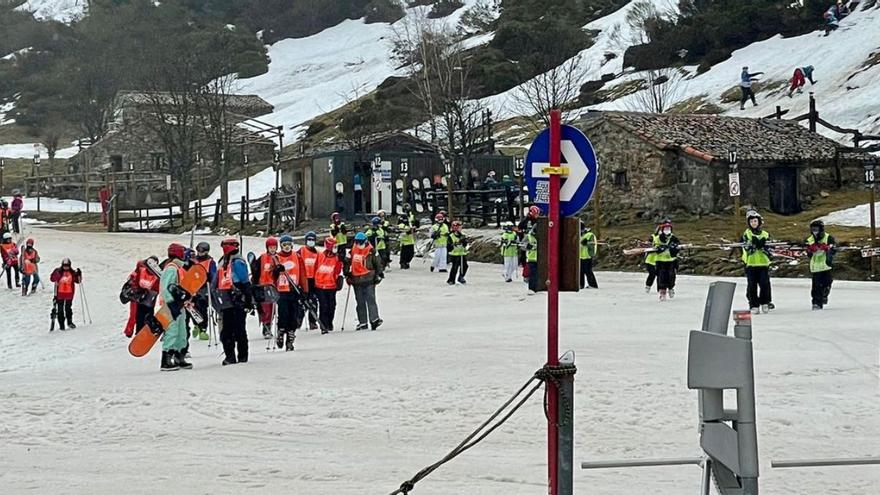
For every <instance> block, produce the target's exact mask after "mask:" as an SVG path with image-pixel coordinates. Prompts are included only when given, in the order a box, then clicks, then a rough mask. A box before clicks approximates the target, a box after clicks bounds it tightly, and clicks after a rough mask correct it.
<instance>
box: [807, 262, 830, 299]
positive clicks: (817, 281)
mask: <svg viewBox="0 0 880 495" xmlns="http://www.w3.org/2000/svg"><path fill="white" fill-rule="evenodd" d="M832 282H833V280H832V278H831V270H827V271H824V272H816V273H814V274H813V290H811V291H810V295H811V296H812V298H813V304H814V305H818V306H824V305H826V304H828V294H830V293H831V283H832Z"/></svg>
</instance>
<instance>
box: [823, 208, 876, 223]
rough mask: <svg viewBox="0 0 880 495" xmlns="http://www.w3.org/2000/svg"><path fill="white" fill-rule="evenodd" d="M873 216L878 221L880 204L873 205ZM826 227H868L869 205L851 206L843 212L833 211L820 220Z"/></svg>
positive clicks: (869, 221) (869, 217) (869, 218)
mask: <svg viewBox="0 0 880 495" xmlns="http://www.w3.org/2000/svg"><path fill="white" fill-rule="evenodd" d="M874 215H875V218H876V219H880V204H875V205H874ZM821 220H822V221H823V222H825V223H826V224H828V225H840V226H843V227H870V226H871V204H870V203H865V204H863V205H858V206H853V207H852V208H847V209H845V210H839V211H833V212H831V213H829V214H827V215H825V216H824V217H822V218H821Z"/></svg>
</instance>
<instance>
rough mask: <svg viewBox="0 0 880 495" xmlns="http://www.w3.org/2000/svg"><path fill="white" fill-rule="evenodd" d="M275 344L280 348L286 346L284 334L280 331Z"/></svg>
mask: <svg viewBox="0 0 880 495" xmlns="http://www.w3.org/2000/svg"><path fill="white" fill-rule="evenodd" d="M275 345H276V346H278V348H279V349H281V348H282V347H284V334H283V333H281V332H278V337H277V338H276V339H275Z"/></svg>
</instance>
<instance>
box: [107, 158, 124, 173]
mask: <svg viewBox="0 0 880 495" xmlns="http://www.w3.org/2000/svg"><path fill="white" fill-rule="evenodd" d="M110 165H111V167H112V168H113V171H114V172H122V155H110Z"/></svg>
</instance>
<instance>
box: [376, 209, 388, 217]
mask: <svg viewBox="0 0 880 495" xmlns="http://www.w3.org/2000/svg"><path fill="white" fill-rule="evenodd" d="M376 214H377V215H379V217H380V218H385V215H387V214H388V213H387V212H386V211H385V210H379V211H377V212H376Z"/></svg>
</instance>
